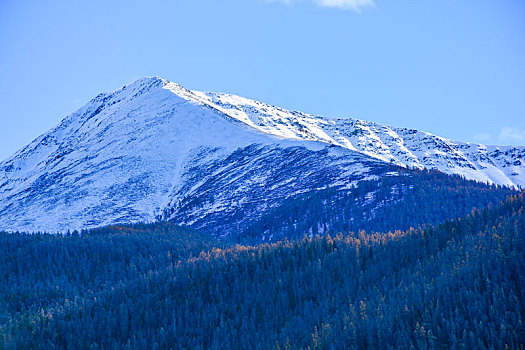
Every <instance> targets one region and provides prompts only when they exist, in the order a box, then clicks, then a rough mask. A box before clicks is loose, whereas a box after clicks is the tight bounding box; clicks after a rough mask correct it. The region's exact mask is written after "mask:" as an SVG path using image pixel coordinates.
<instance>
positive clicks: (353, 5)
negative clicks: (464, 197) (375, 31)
mask: <svg viewBox="0 0 525 350" xmlns="http://www.w3.org/2000/svg"><path fill="white" fill-rule="evenodd" d="M266 1H267V2H284V3H286V4H291V3H294V2H299V1H307V0H266ZM309 1H313V2H314V3H316V4H317V5H319V6H324V7H334V8H340V9H343V10H353V11H356V12H360V11H361V9H362V8H364V7H375V3H374V0H309Z"/></svg>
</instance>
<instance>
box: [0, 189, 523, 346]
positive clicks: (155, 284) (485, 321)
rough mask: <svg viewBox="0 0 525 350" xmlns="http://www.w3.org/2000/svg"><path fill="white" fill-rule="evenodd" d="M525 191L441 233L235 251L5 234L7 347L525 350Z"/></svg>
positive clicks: (2, 318) (92, 236)
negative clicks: (524, 273)
mask: <svg viewBox="0 0 525 350" xmlns="http://www.w3.org/2000/svg"><path fill="white" fill-rule="evenodd" d="M524 209H525V193H523V192H522V193H520V194H518V195H515V196H512V197H509V198H508V199H507V200H505V201H501V202H500V203H499V204H496V205H489V207H487V208H484V209H473V210H472V211H471V213H470V214H468V215H466V216H464V217H462V218H458V219H455V220H451V221H446V222H444V223H442V224H437V225H433V226H430V225H427V226H423V227H421V228H418V229H414V228H410V229H407V230H404V231H399V230H398V231H394V232H384V233H369V232H365V231H363V230H360V231H357V232H334V233H330V232H329V233H326V234H323V235H313V236H304V237H303V238H302V239H298V240H290V241H288V240H283V241H280V242H276V243H273V244H258V245H240V244H234V243H232V242H228V241H226V240H220V241H219V240H217V239H215V238H214V237H212V236H208V235H205V234H203V233H201V232H196V231H193V230H191V229H188V228H182V227H177V226H174V225H173V224H170V223H165V222H164V223H157V224H148V225H146V224H137V225H125V226H111V227H106V228H102V229H96V230H90V231H84V232H81V233H80V234H79V233H77V232H73V233H72V234H68V235H64V236H56V235H48V234H38V235H27V234H7V233H3V234H0V251H1V254H0V348H5V349H170V348H171V349H376V348H383V349H441V348H443V349H445V348H446V349H448V348H451V349H523V348H525V325H524V320H525V303H524V300H525V278H524V277H523V272H524V271H525V211H524Z"/></svg>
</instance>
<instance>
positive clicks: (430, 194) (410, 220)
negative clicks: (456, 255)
mask: <svg viewBox="0 0 525 350" xmlns="http://www.w3.org/2000/svg"><path fill="white" fill-rule="evenodd" d="M397 174H398V175H395V176H383V177H380V178H379V179H376V180H368V181H362V182H360V183H359V186H357V187H354V188H351V189H344V190H342V189H339V188H328V189H321V190H316V191H313V192H307V193H303V194H301V195H299V196H296V197H293V198H288V199H286V200H284V201H283V202H282V203H281V205H280V206H279V207H277V208H274V209H270V210H268V211H265V212H264V213H263V215H262V217H261V218H260V219H259V220H257V221H255V222H252V223H251V225H248V226H247V227H241V228H240V230H239V231H238V232H237V238H238V240H239V242H251V243H256V242H260V238H261V237H265V238H266V239H268V238H269V237H272V240H273V241H276V240H281V239H283V238H284V237H286V238H288V239H291V238H301V237H302V236H303V235H304V234H305V233H310V234H318V233H326V232H330V233H339V232H350V231H353V232H357V231H359V230H366V231H367V232H387V231H395V230H408V229H410V228H411V227H413V228H417V227H419V226H421V225H428V224H431V225H435V224H438V223H441V222H444V221H446V220H452V219H455V218H457V217H461V216H464V215H467V214H469V213H470V211H471V210H472V209H473V208H484V207H487V206H488V205H490V204H492V205H496V204H497V203H499V202H500V201H502V200H504V199H505V198H506V197H508V196H510V195H512V194H516V193H518V192H517V191H514V190H512V189H510V188H508V187H502V186H496V185H487V184H484V183H480V182H476V181H470V180H466V179H464V178H462V177H460V176H457V175H446V174H443V173H441V172H439V171H434V170H430V171H429V170H415V169H401V168H398V172H397Z"/></svg>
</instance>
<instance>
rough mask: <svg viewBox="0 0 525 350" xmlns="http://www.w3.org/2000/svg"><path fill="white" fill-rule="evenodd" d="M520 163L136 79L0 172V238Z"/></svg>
mask: <svg viewBox="0 0 525 350" xmlns="http://www.w3.org/2000/svg"><path fill="white" fill-rule="evenodd" d="M524 159H525V147H496V146H484V145H479V144H471V143H464V142H456V141H451V140H448V139H444V138H441V137H437V136H434V135H431V134H428V133H425V132H420V131H417V130H411V129H404V128H395V127H391V126H386V125H380V124H376V123H371V122H365V121H362V120H357V119H350V118H349V119H334V118H326V117H319V116H313V115H309V114H305V113H302V112H291V111H287V110H285V109H282V108H278V107H275V106H271V105H268V104H265V103H262V102H257V101H254V100H250V99H246V98H242V97H238V96H234V95H228V94H222V93H203V92H198V91H192V90H188V89H185V88H184V87H182V86H180V85H178V84H175V83H172V82H169V81H167V80H165V79H162V78H159V77H154V78H141V79H139V80H137V81H135V82H134V83H132V84H129V85H126V86H124V87H123V88H121V89H119V90H116V91H113V92H110V93H103V94H99V95H98V96H96V97H95V98H94V99H93V100H91V101H90V102H89V103H87V104H86V105H85V106H83V107H82V108H80V109H79V110H77V111H76V112H74V113H72V114H71V115H69V116H68V117H66V118H65V119H64V120H63V121H62V122H61V123H60V124H59V125H58V126H56V127H55V128H53V129H52V130H50V131H49V132H47V133H45V134H43V135H42V136H40V137H38V138H37V139H36V140H34V141H33V142H32V143H30V144H29V145H28V146H26V147H24V148H23V149H21V150H20V151H18V152H17V153H15V154H14V155H13V156H11V157H10V158H8V159H6V160H5V161H3V162H1V163H0V230H1V229H4V230H10V231H13V230H27V231H37V230H46V231H64V230H67V229H78V228H84V227H95V226H101V225H106V224H112V223H117V222H136V221H153V220H155V219H156V218H157V217H159V216H160V215H163V216H166V215H167V216H168V217H169V215H171V214H172V213H174V212H176V211H177V208H178V205H179V204H180V203H181V202H184V201H188V200H191V198H195V194H196V193H199V195H200V196H201V197H202V195H203V193H204V194H209V196H210V197H209V198H210V200H209V201H207V202H206V203H204V204H202V203H201V204H199V206H196V208H197V209H195V210H194V211H193V212H191V213H186V214H185V218H187V221H186V223H191V222H195V221H196V220H200V218H203V217H205V216H206V215H209V214H210V213H218V212H221V211H222V212H224V213H227V212H228V210H230V209H231V208H233V207H235V206H240V205H243V203H247V202H250V201H251V202H257V203H258V204H257V206H256V210H254V211H253V215H256V212H257V210H259V211H260V210H264V208H267V207H271V206H275V205H278V203H279V200H280V198H286V197H290V196H293V195H294V194H297V193H301V192H304V191H309V190H312V189H316V188H327V187H333V186H339V187H341V188H344V187H348V186H352V185H354V184H356V183H357V182H359V181H361V180H363V179H366V178H370V177H377V176H381V174H389V173H392V171H393V170H394V172H395V169H393V168H395V166H402V167H416V168H420V169H422V168H433V169H438V170H440V171H443V172H445V173H449V174H460V175H463V176H465V177H466V178H469V179H475V180H479V181H483V182H490V183H496V184H501V185H509V186H523V185H525V170H524V169H525V165H524V164H523V161H524ZM212 185H213V186H212ZM247 215H248V214H247Z"/></svg>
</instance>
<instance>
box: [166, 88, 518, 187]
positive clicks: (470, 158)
mask: <svg viewBox="0 0 525 350" xmlns="http://www.w3.org/2000/svg"><path fill="white" fill-rule="evenodd" d="M166 87H167V88H170V89H173V88H172V85H171V84H170V83H168V84H167V86H166ZM173 90H174V91H176V88H175V89H173ZM192 93H193V94H194V96H195V95H196V96H198V97H199V100H200V101H203V103H206V104H208V105H210V106H213V107H214V108H217V109H220V110H221V111H222V112H224V113H226V114H228V115H229V116H230V117H232V118H235V119H237V120H239V121H241V122H243V123H245V124H246V125H249V126H251V127H253V128H254V129H257V130H259V131H261V132H264V133H268V134H270V135H275V136H279V137H283V138H287V139H297V140H311V141H320V142H325V143H330V144H333V145H336V146H340V147H343V148H347V149H350V150H355V151H358V152H361V153H364V154H366V155H368V156H371V157H374V158H377V159H380V160H382V161H385V162H390V163H392V164H396V165H399V166H403V167H407V166H408V167H414V168H418V169H423V168H427V169H437V170H440V171H442V172H444V173H447V174H458V175H462V176H465V177H466V178H467V179H471V180H477V181H482V182H488V183H494V184H499V185H507V186H515V187H516V186H522V187H525V163H524V162H525V147H516V146H486V145H482V144H477V143H467V142H459V141H452V140H449V139H446V138H443V137H439V136H435V135H432V134H430V133H427V132H422V131H418V130H414V129H407V128H396V127H391V126H388V125H381V124H377V123H372V122H366V121H363V120H358V119H352V118H327V117H320V116H313V115H310V114H305V113H302V112H296V111H294V112H290V111H288V110H285V109H282V108H278V107H274V106H271V105H268V104H265V103H262V102H258V101H254V100H250V99H246V98H242V97H238V96H235V95H228V94H222V93H202V92H196V91H193V92H192Z"/></svg>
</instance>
